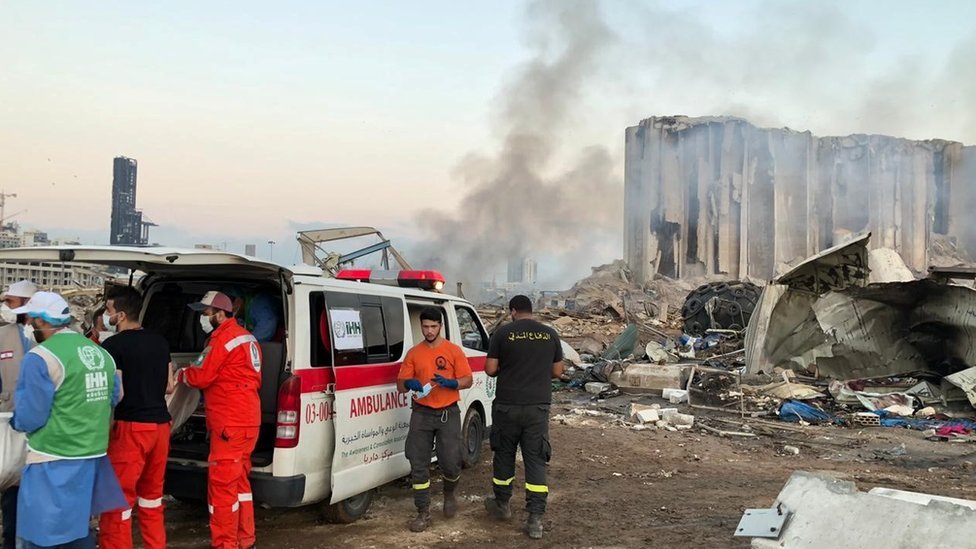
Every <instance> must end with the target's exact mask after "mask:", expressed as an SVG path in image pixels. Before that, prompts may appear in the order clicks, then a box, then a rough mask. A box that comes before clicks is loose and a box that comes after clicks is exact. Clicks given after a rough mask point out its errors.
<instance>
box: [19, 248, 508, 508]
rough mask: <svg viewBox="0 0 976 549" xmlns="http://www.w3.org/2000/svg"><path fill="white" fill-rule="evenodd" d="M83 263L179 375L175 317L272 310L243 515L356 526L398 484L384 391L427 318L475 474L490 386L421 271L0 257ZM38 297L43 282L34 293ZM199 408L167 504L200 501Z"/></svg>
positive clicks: (191, 353)
mask: <svg viewBox="0 0 976 549" xmlns="http://www.w3.org/2000/svg"><path fill="white" fill-rule="evenodd" d="M12 262H20V263H22V262H33V263H55V264H57V263H64V264H68V265H79V264H95V265H101V266H106V267H113V268H116V269H120V270H124V271H123V272H127V273H128V274H129V280H130V283H131V284H133V285H135V286H136V287H137V288H138V289H139V290H140V291H141V292H143V295H144V298H145V308H144V311H143V315H142V323H143V326H145V328H147V329H151V330H155V331H157V332H159V333H161V334H162V335H163V336H164V337H166V339H167V340H168V341H169V344H170V351H171V353H172V359H173V361H174V363H176V364H177V365H186V364H189V363H191V362H193V360H194V359H195V358H196V357H197V355H198V354H199V352H200V351H201V350H202V349H203V347H204V342H205V340H206V337H207V336H206V335H205V334H204V333H203V331H202V330H201V329H200V327H199V322H198V320H199V319H198V318H197V315H198V313H195V312H193V311H192V310H190V309H189V308H188V307H187V304H189V303H193V302H195V301H198V300H199V299H200V297H201V296H202V295H203V294H204V293H205V292H207V291H209V290H214V289H216V290H224V291H226V290H227V289H229V288H234V289H235V290H236V291H237V292H238V293H242V294H244V295H246V296H248V299H249V300H256V299H258V298H257V296H260V300H263V301H264V302H265V303H272V304H273V305H274V307H275V308H276V309H277V311H276V314H277V315H278V318H279V320H280V321H279V327H278V331H277V334H276V335H275V336H274V337H272V338H271V341H267V342H262V343H261V350H262V354H263V363H262V366H261V373H262V385H261V391H260V394H261V417H262V425H261V434H260V436H259V439H258V442H257V447H256V448H255V450H254V453H253V456H252V462H253V469H252V472H251V484H252V489H253V493H254V499H255V502H257V503H258V504H262V505H266V506H271V507H295V506H300V505H310V504H321V505H322V507H323V510H324V511H325V513H326V515H327V516H328V517H329V518H331V519H332V520H335V521H338V522H352V521H354V520H356V519H357V518H359V517H361V516H362V515H363V513H365V512H366V510H367V509H368V507H369V505H370V502H371V501H372V496H373V492H374V491H375V489H376V488H377V487H379V486H382V485H383V484H385V483H388V482H390V481H392V480H394V479H397V478H400V477H403V476H406V475H407V474H408V473H409V470H410V466H409V463H408V462H407V460H406V458H405V457H404V455H403V449H404V441H405V439H406V436H407V429H408V427H409V421H410V398H409V397H408V396H407V395H404V394H400V393H398V392H397V390H396V376H397V373H398V371H399V368H400V364H401V361H402V360H403V357H404V356H405V354H406V352H407V350H409V349H410V347H411V346H413V345H414V344H416V343H417V342H420V341H423V335H422V334H421V331H420V319H419V315H420V311H421V310H422V309H423V308H425V307H437V308H438V309H440V310H441V311H442V312H443V314H444V318H445V324H444V330H445V332H446V333H445V334H444V335H445V337H446V338H447V339H449V340H450V341H453V342H454V343H457V344H458V345H461V346H462V347H463V348H464V351H465V353H466V354H467V356H468V360H469V362H470V364H471V369H472V371H473V372H474V384H473V386H472V387H471V388H470V389H467V390H464V391H462V392H461V402H460V403H459V405H460V407H461V417H462V418H463V421H464V423H463V429H462V437H463V441H462V452H463V460H464V463H465V465H467V466H470V465H473V464H474V463H476V462H477V461H478V459H479V456H480V454H481V449H482V445H483V441H484V439H485V438H486V433H487V429H488V428H489V427H490V421H491V402H492V398H493V397H494V393H495V380H494V378H490V377H488V376H486V375H485V373H484V363H485V354H486V353H485V352H486V350H487V348H488V334H487V333H486V331H485V328H484V326H483V324H482V323H481V320H480V319H479V317H478V314H477V312H476V311H475V309H474V307H472V306H471V304H470V303H468V302H466V301H464V300H463V299H460V298H457V297H454V296H450V295H446V294H442V293H439V290H440V289H441V288H442V287H443V284H444V279H443V277H442V276H440V275H439V274H438V273H436V272H433V271H399V272H397V271H383V272H369V271H361V270H356V271H340V272H339V273H338V274H337V275H336V276H335V277H332V276H331V275H327V274H324V273H323V271H322V270H320V269H319V268H317V267H311V266H297V267H285V266H281V265H277V264H274V263H270V262H265V261H262V260H259V259H256V258H253V257H246V256H241V255H236V254H230V253H224V252H216V251H210V250H179V249H172V248H124V247H103V246H74V247H40V248H20V249H7V250H0V263H12ZM36 282H38V283H40V284H41V285H42V286H43V282H42V281H36ZM205 421H206V418H205V416H204V413H203V408H202V406H201V407H200V408H199V409H198V411H197V412H196V413H194V414H193V415H192V416H191V417H190V418H189V419H188V420H187V421H186V423H185V424H184V425H182V426H181V427H180V428H179V429H177V430H176V431H174V433H173V438H172V442H171V450H170V460H169V466H168V468H167V472H166V493H167V494H171V495H173V496H175V497H177V498H180V499H201V500H205V499H206V484H207V483H206V476H207V454H208V447H209V442H208V439H207V431H206V427H205Z"/></svg>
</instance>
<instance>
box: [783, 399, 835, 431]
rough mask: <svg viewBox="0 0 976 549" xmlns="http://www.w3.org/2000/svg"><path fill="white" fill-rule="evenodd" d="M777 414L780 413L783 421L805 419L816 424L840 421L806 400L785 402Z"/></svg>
mask: <svg viewBox="0 0 976 549" xmlns="http://www.w3.org/2000/svg"><path fill="white" fill-rule="evenodd" d="M777 415H779V417H780V419H782V420H783V421H789V422H792V423H798V422H801V421H805V422H807V423H812V424H815V425H816V424H819V423H832V422H835V421H838V420H837V419H835V418H834V417H833V416H831V415H830V414H828V413H826V412H824V411H823V410H821V409H819V408H815V407H813V406H811V405H809V404H806V403H804V402H797V401H794V400H788V401H786V402H784V403H783V404H782V405H781V406H780V407H779V411H778V412H777Z"/></svg>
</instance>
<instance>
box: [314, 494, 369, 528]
mask: <svg viewBox="0 0 976 549" xmlns="http://www.w3.org/2000/svg"><path fill="white" fill-rule="evenodd" d="M375 493H376V489H373V490H367V491H365V492H363V493H362V494H359V495H358V496H353V497H351V498H347V499H344V500H342V501H340V502H339V503H336V504H333V505H326V506H325V513H324V514H325V519H326V520H328V521H329V522H334V523H338V524H350V523H353V522H356V521H357V520H359V519H361V518H363V515H365V514H366V511H368V510H369V506H370V504H372V503H373V494H375Z"/></svg>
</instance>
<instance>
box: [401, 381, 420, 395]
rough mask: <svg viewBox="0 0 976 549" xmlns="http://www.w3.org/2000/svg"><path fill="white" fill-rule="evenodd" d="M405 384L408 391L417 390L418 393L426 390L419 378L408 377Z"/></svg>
mask: <svg viewBox="0 0 976 549" xmlns="http://www.w3.org/2000/svg"><path fill="white" fill-rule="evenodd" d="M403 386H404V387H406V388H407V390H408V391H417V392H418V393H419V392H421V391H423V390H424V386H423V385H421V384H420V381H419V380H416V379H408V380H406V381H404V382H403Z"/></svg>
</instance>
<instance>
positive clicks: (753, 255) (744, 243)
mask: <svg viewBox="0 0 976 549" xmlns="http://www.w3.org/2000/svg"><path fill="white" fill-rule="evenodd" d="M974 208H976V147H965V146H963V145H961V144H959V143H955V142H950V141H941V140H931V141H911V140H907V139H900V138H895V137H888V136H880V135H851V136H846V137H816V136H814V135H812V134H811V133H810V132H797V131H793V130H790V129H785V128H784V129H769V128H757V127H755V126H753V125H751V124H749V123H748V122H747V121H745V120H742V119H737V118H727V117H714V118H687V117H653V118H649V119H647V120H644V121H642V122H641V123H640V124H639V125H637V126H634V127H631V128H627V130H626V163H625V223H624V253H625V256H626V260H627V263H628V264H629V266H630V268H631V269H632V271H633V272H634V273H635V274H636V275H637V276H638V277H639V278H640V279H641V280H650V279H651V278H653V276H654V275H655V274H657V273H660V274H663V275H666V276H670V277H674V278H689V277H693V276H699V275H704V274H727V275H729V276H730V277H735V278H741V277H745V276H749V277H754V278H759V279H770V278H772V277H773V276H775V275H776V273H777V272H780V271H781V270H783V269H784V267H785V266H786V265H788V264H790V263H792V262H794V261H796V260H798V259H802V258H805V257H807V256H810V255H812V254H814V253H817V252H818V251H820V250H822V249H825V248H828V247H830V246H833V245H834V244H837V243H839V242H840V241H841V240H842V239H844V238H845V236H847V235H851V234H856V233H860V232H865V231H871V232H872V233H873V235H874V236H873V238H872V239H871V245H872V247H890V248H894V249H895V250H897V251H898V252H899V253H900V254H901V255H902V257H904V259H905V261H906V262H907V264H908V266H909V267H911V268H912V269H913V270H915V271H916V272H922V271H924V270H925V269H927V267H928V261H929V257H928V243H929V241H930V238H931V237H932V236H933V235H934V234H941V235H946V236H947V237H953V238H955V239H956V241H957V243H958V244H959V246H960V248H961V249H962V250H964V251H967V252H969V253H970V254H971V255H972V253H973V252H974V251H976V224H973V223H971V222H969V219H968V218H969V216H970V215H971V214H970V212H973V211H974Z"/></svg>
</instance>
